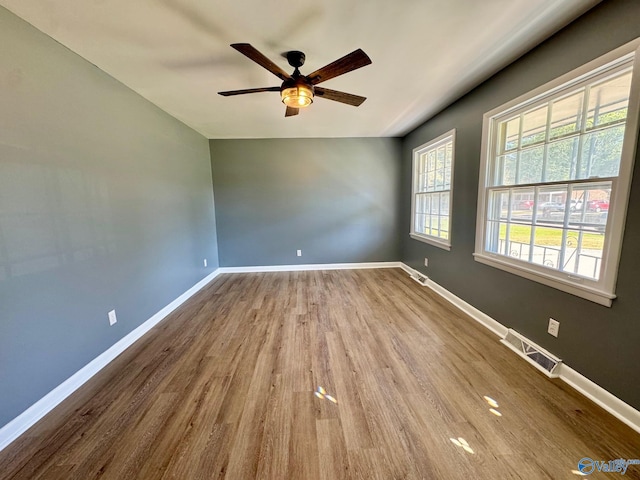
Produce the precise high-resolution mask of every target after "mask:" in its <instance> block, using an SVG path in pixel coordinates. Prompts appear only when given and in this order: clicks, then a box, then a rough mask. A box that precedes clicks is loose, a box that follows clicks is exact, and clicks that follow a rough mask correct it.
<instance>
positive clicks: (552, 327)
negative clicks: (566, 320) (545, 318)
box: [547, 318, 560, 337]
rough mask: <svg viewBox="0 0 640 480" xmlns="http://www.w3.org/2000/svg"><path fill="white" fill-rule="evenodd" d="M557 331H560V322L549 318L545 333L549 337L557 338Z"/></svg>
mask: <svg viewBox="0 0 640 480" xmlns="http://www.w3.org/2000/svg"><path fill="white" fill-rule="evenodd" d="M559 330H560V322H559V321H557V320H554V319H553V318H550V319H549V328H547V332H549V335H553V336H554V337H557V336H558V331H559Z"/></svg>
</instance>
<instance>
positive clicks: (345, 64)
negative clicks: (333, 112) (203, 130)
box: [218, 43, 371, 117]
mask: <svg viewBox="0 0 640 480" xmlns="http://www.w3.org/2000/svg"><path fill="white" fill-rule="evenodd" d="M231 47H233V48H235V49H236V50H237V51H239V52H240V53H242V54H243V55H245V56H246V57H248V58H250V59H251V60H253V61H254V62H256V63H257V64H258V65H260V66H262V67H264V68H266V69H267V70H269V71H270V72H271V73H273V74H274V75H275V76H276V77H278V78H280V80H282V81H283V82H282V85H280V86H279V87H263V88H250V89H247V90H231V91H228V92H218V93H219V94H220V95H223V96H225V97H229V96H232V95H244V94H246V93H258V92H280V96H281V98H282V103H284V104H285V105H286V106H287V110H286V112H285V114H284V116H285V117H291V116H293V115H298V113H299V111H300V108H304V107H308V106H309V105H311V104H312V103H313V98H314V97H320V98H326V99H327V100H333V101H334V102H340V103H346V104H347V105H353V106H354V107H357V106H359V105H361V104H362V102H364V101H365V100H366V97H361V96H359V95H352V94H350V93H344V92H339V91H337V90H330V89H328V88H323V87H317V86H316V85H318V84H319V83H321V82H324V81H326V80H329V79H331V78H334V77H337V76H338V75H343V74H345V73H348V72H351V71H353V70H356V69H358V68H360V67H364V66H366V65H369V64H370V63H371V59H370V58H369V57H368V56H367V54H366V53H364V52H363V51H362V50H361V49H358V50H355V51H353V52H351V53H349V54H347V55H345V56H344V57H342V58H339V59H338V60H336V61H334V62H331V63H330V64H329V65H325V66H324V67H322V68H320V69H318V70H316V71H315V72H312V73H310V74H309V75H302V74H301V73H300V70H298V69H299V68H300V67H301V66H302V65H304V60H305V55H304V53H302V52H299V51H297V50H293V51H290V52H287V53H286V57H287V61H288V62H289V65H291V66H292V67H294V69H295V70H294V71H293V73H292V74H291V75H289V74H288V73H287V72H285V71H284V70H282V69H281V68H280V67H279V66H278V65H276V64H275V63H273V62H272V61H271V60H269V59H268V58H267V57H265V56H264V55H263V54H262V53H260V52H259V51H258V50H256V49H255V48H254V47H252V46H251V45H249V44H248V43H233V44H231Z"/></svg>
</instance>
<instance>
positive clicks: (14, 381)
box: [0, 8, 217, 426]
mask: <svg viewBox="0 0 640 480" xmlns="http://www.w3.org/2000/svg"><path fill="white" fill-rule="evenodd" d="M205 257H206V258H208V259H209V262H210V263H209V268H206V269H205V268H203V258H205ZM216 262H217V246H216V234H215V218H214V206H213V193H212V185H211V167H210V162H209V149H208V142H207V140H206V139H205V138H204V137H202V136H200V135H199V134H197V133H196V132H194V131H193V130H191V129H189V128H187V127H185V126H184V125H183V124H181V123H179V122H178V121H176V120H174V119H173V118H171V117H170V116H168V115H167V114H165V113H163V112H162V111H160V110H159V109H157V108H156V107H155V106H153V105H152V104H150V103H149V102H147V101H146V100H143V99H142V98H141V97H139V96H138V95H136V94H135V93H133V92H132V91H130V90H129V89H127V88H126V87H124V86H123V85H122V84H120V83H118V82H116V81H115V80H114V79H112V78H111V77H109V76H107V75H105V74H104V73H103V72H101V71H100V70H98V69H97V68H95V67H94V66H93V65H91V64H90V63H88V62H86V61H84V60H83V59H81V58H80V57H78V56H77V55H75V54H73V53H71V52H70V51H68V50H67V49H65V48H64V47H62V46H61V45H59V44H58V43H56V42H55V41H53V40H51V39H50V38H49V37H47V36H45V35H43V34H42V33H40V32H39V31H37V30H35V29H34V28H32V27H31V26H29V25H28V24H26V23H25V22H23V21H22V20H20V19H18V18H17V17H15V16H14V15H12V14H11V13H9V12H8V11H6V10H5V9H3V8H0V390H1V392H2V393H1V394H0V426H2V425H4V424H5V423H6V422H8V421H9V420H11V419H12V418H14V417H15V416H17V415H18V414H20V413H21V412H22V411H23V410H24V409H26V408H27V407H29V406H30V405H31V404H33V403H34V402H35V401H37V400H38V399H40V398H41V397H42V396H43V395H45V394H46V393H48V392H49V391H50V390H51V389H53V388H54V387H56V386H57V385H59V384H60V383H61V382H63V381H64V380H65V379H66V378H68V377H69V376H70V375H72V374H73V373H75V372H76V371H77V370H78V369H80V368H81V367H83V366H84V365H86V364H87V363H88V362H89V361H91V360H92V359H93V358H95V357H96V356H97V355H99V354H100V353H102V352H103V351H104V350H106V349H107V348H109V347H110V346H111V345H113V344H114V343H115V342H116V341H117V340H119V339H120V338H122V337H123V336H124V335H126V334H127V333H129V332H130V331H131V330H133V329H134V328H135V327H137V326H138V325H140V324H141V323H142V322H143V321H145V320H146V319H148V318H149V317H150V316H151V315H153V314H154V313H156V312H157V311H158V310H160V309H161V308H163V307H164V306H165V305H167V304H168V303H170V302H171V301H172V300H174V299H175V298H176V297H178V296H179V295H180V294H182V293H183V292H185V291H186V290H187V289H189V288H190V287H191V286H193V285H194V284H195V283H197V282H198V281H199V280H200V279H202V278H204V277H205V276H206V275H207V274H208V273H210V272H211V271H213V270H214V269H215V267H216V266H217V265H216ZM112 308H115V309H116V311H117V314H118V323H117V324H116V325H115V326H113V327H109V323H108V321H107V312H108V311H109V310H111V309H112Z"/></svg>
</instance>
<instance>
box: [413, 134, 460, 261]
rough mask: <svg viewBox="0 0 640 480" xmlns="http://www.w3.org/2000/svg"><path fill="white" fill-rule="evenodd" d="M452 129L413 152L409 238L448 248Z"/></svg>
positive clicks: (449, 243) (453, 140)
mask: <svg viewBox="0 0 640 480" xmlns="http://www.w3.org/2000/svg"><path fill="white" fill-rule="evenodd" d="M454 143H455V130H451V131H450V132H447V133H445V134H444V135H442V136H440V137H438V138H436V139H434V140H432V141H430V142H428V143H425V144H424V145H421V146H420V147H418V148H416V149H415V150H414V151H413V189H412V220H411V233H410V235H411V237H412V238H415V239H417V240H421V241H423V242H427V243H430V244H432V245H436V246H438V247H441V248H445V249H447V250H449V249H450V248H451V194H452V192H453V157H454Z"/></svg>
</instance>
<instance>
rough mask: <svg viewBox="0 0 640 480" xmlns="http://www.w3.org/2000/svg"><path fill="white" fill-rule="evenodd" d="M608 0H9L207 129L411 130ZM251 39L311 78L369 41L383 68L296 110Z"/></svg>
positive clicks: (239, 132)
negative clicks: (288, 108) (297, 62)
mask: <svg viewBox="0 0 640 480" xmlns="http://www.w3.org/2000/svg"><path fill="white" fill-rule="evenodd" d="M599 1H600V0H395V1H390V0H321V1H318V0H291V1H289V2H285V1H283V0H234V1H231V0H135V1H132V0H64V1H60V0H0V5H3V6H4V7H6V8H7V9H8V10H10V11H11V12H13V13H15V14H16V15H18V16H19V17H21V18H23V19H24V20H26V21H27V22H29V23H30V24H32V25H33V26H35V27H36V28H38V29H39V30H41V31H42V32H44V33H45V34H47V35H49V36H50V37H52V38H53V39H55V40H56V41H58V42H59V43H61V44H63V45H65V46H66V47H68V48H69V49H70V50H72V51H74V52H76V53H77V54H78V55H80V56H81V57H83V58H85V59H86V60H88V61H89V62H91V63H93V64H95V65H96V66H97V67H98V68H100V69H101V70H103V71H105V72H106V73H108V74H109V75H111V76H112V77H114V78H116V79H117V80H119V81H120V82H122V83H123V84H125V85H127V86H128V87H129V88H131V89H132V90H134V91H135V92H137V93H138V94H140V95H141V96H142V97H144V98H146V99H147V100H149V101H150V102H152V103H154V104H155V105H157V106H158V107H160V108H161V109H162V110H164V111H166V112H167V113H169V114H170V115H172V116H173V117H175V118H177V119H178V120H180V121H182V122H184V123H185V124H187V125H189V126H190V127H192V128H193V129H195V130H196V131H198V132H200V133H201V134H202V135H204V136H205V137H207V138H294V137H302V138H305V137H393V136H401V135H404V134H405V133H407V132H409V131H410V130H412V129H413V128H415V127H416V126H417V125H419V124H420V123H422V122H424V121H425V120H427V119H428V118H430V117H431V116H433V115H434V114H436V113H437V112H438V111H440V110H441V109H442V108H444V107H446V106H447V105H449V104H450V103H452V102H453V101H454V100H456V99H458V98H460V97H461V96H462V95H464V94H465V93H466V92H468V91H469V90H471V89H472V88H474V87H475V86H477V85H478V84H480V83H481V82H482V81H484V80H486V79H487V78H489V77H490V76H491V75H493V74H495V73H496V72H498V71H499V70H500V69H502V68H503V67H505V66H506V65H508V64H509V63H511V62H512V61H513V60H515V59H517V58H518V57H519V56H521V55H522V54H524V53H525V52H527V51H528V50H530V49H531V48H533V47H534V46H535V45H537V44H539V43H540V42H541V41H543V40H544V39H546V38H548V37H549V36H550V35H552V34H553V33H554V32H556V31H558V30H559V29H561V28H562V27H563V26H565V25H567V24H568V23H570V22H571V21H572V20H574V19H575V18H577V17H578V16H580V15H581V14H583V13H584V12H586V11H587V10H589V9H590V8H591V7H593V6H594V5H596V4H597V3H599ZM231 43H250V44H252V45H253V46H254V47H255V48H257V49H258V50H260V51H261V52H262V53H263V54H265V55H266V56H267V57H269V58H270V59H271V60H272V61H274V62H275V63H277V64H278V65H279V66H280V67H282V68H283V69H284V70H285V71H287V72H292V71H293V68H292V67H290V66H289V65H288V64H287V61H286V59H285V58H283V57H282V53H283V52H286V51H288V50H301V51H303V52H304V53H305V54H306V57H307V58H306V63H305V65H304V66H303V67H302V68H301V69H300V70H301V72H302V73H303V74H308V73H310V72H312V71H313V70H316V69H318V68H320V67H322V66H324V65H326V64H328V63H330V62H332V61H334V60H336V59H337V58H339V57H342V56H343V55H345V54H347V53H350V52H352V51H353V50H356V49H357V48H361V49H363V50H364V51H365V52H366V53H367V54H368V55H369V57H370V58H371V60H372V61H373V63H372V64H371V65H368V66H366V67H363V68H361V69H359V70H355V71H353V72H350V73H347V74H345V75H343V76H340V77H337V78H334V79H331V80H328V81H327V82H326V83H323V84H322V86H323V87H326V88H330V89H334V90H340V91H343V92H348V93H353V94H356V95H362V96H365V97H367V100H366V101H365V102H364V103H363V104H362V105H361V106H360V107H357V108H356V107H352V106H349V105H344V104H342V103H337V102H333V101H330V100H326V99H322V98H317V99H316V101H315V102H314V103H313V104H312V105H311V106H310V107H308V108H306V109H303V110H301V111H300V115H297V116H295V117H289V118H285V117H284V111H285V106H284V105H283V104H282V103H281V100H280V96H279V93H278V92H264V93H255V94H250V95H242V96H234V97H222V96H220V95H218V94H217V92H218V91H223V90H236V89H245V88H255V87H270V86H279V85H280V83H281V81H280V80H279V79H278V78H277V77H276V76H275V75H273V74H271V73H269V72H268V71H267V70H265V69H263V68H262V67H260V66H259V65H257V64H256V63H253V62H252V61H251V60H249V59H248V58H246V57H245V56H243V55H241V54H240V53H238V52H236V51H235V50H233V49H232V48H231V47H229V44H231Z"/></svg>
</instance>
